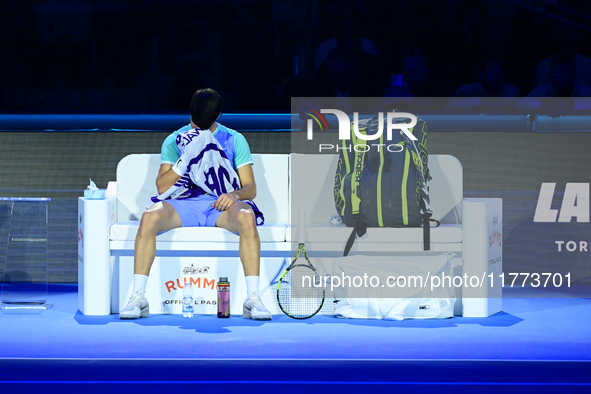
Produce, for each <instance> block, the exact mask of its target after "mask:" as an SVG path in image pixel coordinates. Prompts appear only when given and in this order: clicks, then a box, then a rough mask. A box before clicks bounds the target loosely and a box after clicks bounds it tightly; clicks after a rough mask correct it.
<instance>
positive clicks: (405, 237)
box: [286, 224, 462, 243]
mask: <svg viewBox="0 0 591 394" xmlns="http://www.w3.org/2000/svg"><path fill="white" fill-rule="evenodd" d="M297 230H298V229H297V227H288V228H287V232H286V237H287V240H288V241H289V240H292V238H291V237H292V236H293V241H297V238H296V237H298V235H297ZM352 230H353V229H352V228H351V227H345V226H339V227H332V226H325V225H324V226H323V225H313V224H312V225H309V226H307V227H306V242H311V243H315V242H319V243H320V242H322V243H330V242H337V243H344V242H346V241H347V239H348V238H349V236H350V235H351V231H352ZM356 242H360V243H421V242H423V228H422V227H395V228H383V227H382V228H377V227H371V228H368V229H367V233H366V234H365V235H364V236H363V237H361V238H359V239H358V240H357V241H356ZM431 242H432V243H460V242H462V225H461V224H442V225H440V226H439V227H433V228H431Z"/></svg>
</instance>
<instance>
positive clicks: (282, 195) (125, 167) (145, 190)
mask: <svg viewBox="0 0 591 394" xmlns="http://www.w3.org/2000/svg"><path fill="white" fill-rule="evenodd" d="M252 159H253V162H254V166H253V171H254V175H255V179H256V182H257V197H256V199H255V200H254V201H255V203H256V204H257V206H258V207H259V208H260V209H261V211H263V213H264V215H265V220H266V222H267V223H287V222H288V221H289V213H288V212H289V194H288V181H289V179H288V177H287V174H288V172H289V168H288V162H289V157H288V155H272V154H265V155H257V154H253V155H252ZM159 168H160V155H157V154H156V155H153V154H139V155H129V156H126V157H124V158H123V159H121V161H120V162H119V165H118V166H117V220H118V221H120V220H139V219H140V218H141V214H142V212H143V211H144V210H145V209H146V202H147V201H148V199H149V198H150V197H152V196H155V195H157V194H158V192H157V190H156V183H155V181H156V175H157V174H158V169H159Z"/></svg>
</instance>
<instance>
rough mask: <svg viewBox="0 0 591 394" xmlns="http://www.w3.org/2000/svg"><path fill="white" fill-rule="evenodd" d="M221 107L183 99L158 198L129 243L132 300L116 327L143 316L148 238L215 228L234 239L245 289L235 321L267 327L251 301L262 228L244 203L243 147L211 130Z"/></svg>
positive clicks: (205, 97) (249, 178) (211, 95)
mask: <svg viewBox="0 0 591 394" xmlns="http://www.w3.org/2000/svg"><path fill="white" fill-rule="evenodd" d="M222 104H223V99H222V97H221V96H220V94H219V93H218V92H216V91H215V90H212V89H202V90H198V91H197V92H195V94H194V95H193V97H192V99H191V124H190V125H187V126H185V127H183V128H181V129H179V130H177V131H175V132H174V133H172V134H171V135H169V136H168V137H167V138H166V139H165V140H164V143H163V144H162V155H161V164H160V170H159V171H158V177H157V179H156V186H157V188H158V193H159V196H158V197H154V198H152V201H154V202H155V204H154V205H152V206H151V207H150V208H149V209H148V210H147V211H146V212H144V213H143V215H142V218H141V221H140V225H139V230H138V233H137V236H136V238H135V255H134V276H133V293H132V296H131V299H130V300H129V302H128V304H127V306H126V307H125V308H124V309H123V310H122V311H121V312H120V314H119V316H120V318H121V319H137V318H139V317H147V316H148V315H149V305H148V300H147V299H146V298H145V289H146V283H147V281H148V275H149V274H150V268H151V267H152V263H153V262H154V257H155V255H156V234H157V233H158V232H161V231H167V230H171V229H173V228H178V227H195V226H208V227H214V226H217V227H221V228H224V229H226V230H229V231H232V232H235V233H238V234H239V235H240V244H239V254H240V260H241V262H242V266H243V269H244V275H245V277H246V289H247V298H246V300H245V301H244V307H243V313H242V315H243V316H244V317H245V318H247V319H255V320H270V319H271V313H270V312H269V311H268V310H267V308H265V306H264V305H263V303H262V302H261V300H260V298H259V295H258V291H259V260H260V250H261V242H260V239H259V234H258V231H257V219H258V220H259V222H261V223H260V224H262V221H263V220H262V219H263V217H262V213H261V212H260V211H259V210H258V208H257V207H256V205H255V204H254V203H252V202H251V200H253V199H254V198H255V196H256V193H257V191H256V183H255V179H254V173H253V170H252V164H253V161H252V157H251V155H250V148H249V146H248V143H247V142H246V139H245V138H244V137H243V136H242V135H241V134H239V133H238V132H236V131H235V130H232V129H229V128H227V127H225V126H223V125H221V124H219V123H217V122H216V120H217V119H218V117H219V116H220V114H221V110H222ZM207 133H210V134H207ZM212 135H213V137H214V138H215V141H217V143H216V142H215V141H214V140H213V138H212ZM220 148H221V149H220ZM228 190H233V191H228Z"/></svg>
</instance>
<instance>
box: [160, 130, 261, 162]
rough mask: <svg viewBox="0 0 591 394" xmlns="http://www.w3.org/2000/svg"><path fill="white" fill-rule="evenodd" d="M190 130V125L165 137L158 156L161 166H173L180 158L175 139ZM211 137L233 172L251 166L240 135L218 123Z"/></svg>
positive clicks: (248, 151) (248, 149) (246, 147)
mask: <svg viewBox="0 0 591 394" xmlns="http://www.w3.org/2000/svg"><path fill="white" fill-rule="evenodd" d="M191 129H192V127H191V125H190V124H188V125H186V126H184V127H181V128H180V129H178V130H177V131H175V132H174V133H172V134H170V135H169V136H168V137H166V139H165V140H164V142H163V143H162V151H161V156H160V163H161V164H164V163H166V164H174V163H176V162H177V160H178V159H179V157H181V156H180V151H179V148H178V146H177V144H176V137H177V135H179V134H181V133H184V132H185V131H189V130H191ZM213 136H214V137H215V139H216V140H217V141H218V142H219V143H220V145H221V147H222V149H223V150H224V152H225V153H226V156H227V157H228V160H229V161H230V163H232V164H233V166H234V169H235V170H238V169H239V168H240V167H243V166H245V165H247V164H253V162H252V156H251V154H250V147H249V146H248V142H247V141H246V138H244V136H243V135H242V134H240V133H239V132H237V131H236V130H232V129H229V128H227V127H226V126H224V125H221V124H219V123H218V124H217V128H216V129H215V132H214V133H213Z"/></svg>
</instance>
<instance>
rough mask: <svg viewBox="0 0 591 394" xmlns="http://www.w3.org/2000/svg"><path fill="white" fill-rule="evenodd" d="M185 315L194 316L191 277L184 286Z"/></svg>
mask: <svg viewBox="0 0 591 394" xmlns="http://www.w3.org/2000/svg"><path fill="white" fill-rule="evenodd" d="M183 317H188V318H192V317H193V286H192V285H191V278H189V280H185V287H183Z"/></svg>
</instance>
